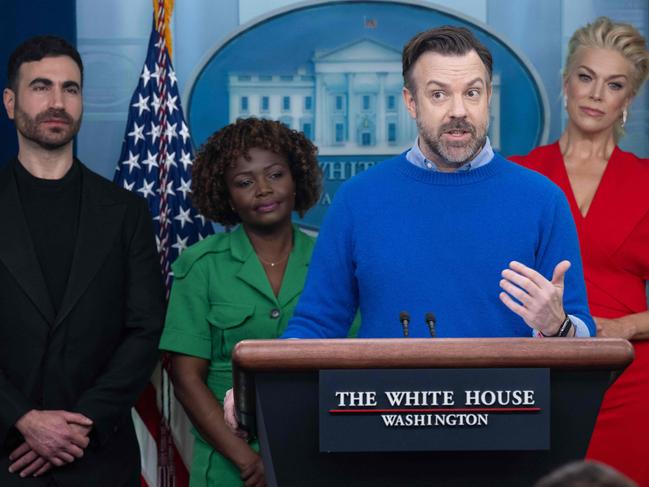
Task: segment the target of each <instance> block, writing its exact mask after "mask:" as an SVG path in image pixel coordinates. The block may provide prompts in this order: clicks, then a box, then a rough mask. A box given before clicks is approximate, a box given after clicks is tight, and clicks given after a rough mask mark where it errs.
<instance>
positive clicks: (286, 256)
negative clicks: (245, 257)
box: [257, 249, 291, 267]
mask: <svg viewBox="0 0 649 487" xmlns="http://www.w3.org/2000/svg"><path fill="white" fill-rule="evenodd" d="M289 255H291V250H290V249H289V251H288V252H287V253H286V255H285V256H284V257H282V258H281V259H279V260H276V261H275V262H271V261H269V260H266V259H263V258H262V257H261V255H259V254H257V258H258V259H259V260H260V261H261V263H262V264H266V265H269V266H271V267H275V266H276V265H278V264H281V263H282V262H284V261H285V260H286V259H288V256H289Z"/></svg>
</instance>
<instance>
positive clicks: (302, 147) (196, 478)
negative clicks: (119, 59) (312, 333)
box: [160, 119, 321, 487]
mask: <svg viewBox="0 0 649 487" xmlns="http://www.w3.org/2000/svg"><path fill="white" fill-rule="evenodd" d="M316 150H317V149H316V147H315V146H314V145H313V144H312V143H311V142H310V141H309V140H308V139H306V137H304V135H303V134H302V133H300V132H296V131H294V130H290V129H289V128H288V127H286V126H285V125H283V124H281V123H279V122H274V121H269V120H258V119H245V120H238V121H237V122H235V123H234V124H231V125H228V126H227V127H225V128H223V129H222V130H220V131H219V132H217V133H215V134H214V135H212V136H211V137H210V138H209V139H208V140H207V142H206V143H205V145H204V146H203V147H202V148H201V150H200V151H199V153H198V155H197V157H196V161H195V163H194V166H193V175H192V177H193V181H192V192H193V195H192V201H193V203H194V205H195V206H196V207H197V208H198V209H199V210H200V211H201V213H202V214H203V215H205V216H206V217H208V218H210V219H211V220H213V221H216V222H219V223H221V224H222V225H224V226H226V227H232V226H234V225H236V224H239V226H238V227H237V228H236V229H235V230H234V231H232V232H230V233H220V234H217V235H213V236H211V237H208V238H206V239H204V240H202V241H201V242H198V243H196V244H195V245H193V246H191V247H190V248H188V249H187V250H186V251H185V252H184V253H183V254H182V255H181V256H180V257H179V258H178V260H177V261H176V262H175V263H174V265H173V272H174V284H173V287H172V290H171V297H170V301H169V308H168V312H167V319H166V323H165V329H164V332H163V335H162V339H161V342H160V348H161V349H162V350H167V351H169V352H172V358H171V360H172V367H171V371H172V372H171V376H172V380H173V384H174V388H175V393H176V396H177V397H178V399H179V400H180V402H181V403H182V405H183V407H184V408H185V411H186V412H187V414H188V416H189V418H190V419H191V421H192V423H193V425H194V428H195V431H194V433H195V437H196V441H195V442H194V456H193V461H192V467H191V473H190V486H191V487H199V486H210V487H216V486H241V485H245V486H246V487H261V486H264V485H266V481H265V478H264V471H263V464H262V462H261V458H260V456H259V454H258V453H257V450H258V445H257V444H256V443H254V442H253V443H248V442H246V441H245V440H242V439H241V438H238V437H236V436H235V435H233V434H232V433H231V432H230V431H229V430H228V429H227V427H226V426H225V423H224V420H223V410H222V401H223V397H224V395H225V392H226V391H227V390H228V389H229V388H231V387H232V365H231V361H230V355H231V353H232V349H233V348H234V346H235V344H236V343H237V342H239V341H240V340H244V339H247V338H276V337H278V336H279V335H280V334H281V333H282V331H283V330H284V328H285V327H286V325H287V322H288V320H289V318H290V317H291V315H292V314H293V309H294V307H295V305H296V304H297V300H298V297H299V295H300V293H301V292H302V287H303V284H304V279H305V277H306V272H307V265H308V262H309V259H310V257H311V251H312V248H313V239H312V238H311V237H309V236H307V235H306V234H305V233H303V232H302V231H300V230H299V229H297V228H296V227H295V226H293V225H292V223H291V213H292V212H293V211H297V212H298V213H300V214H301V215H302V214H304V213H305V212H306V211H307V210H308V209H309V208H311V207H312V206H313V205H314V204H315V203H316V202H317V200H318V198H319V196H320V188H321V171H320V168H319V166H318V163H317V159H316Z"/></svg>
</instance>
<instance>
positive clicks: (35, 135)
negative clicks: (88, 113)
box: [14, 104, 81, 150]
mask: <svg viewBox="0 0 649 487" xmlns="http://www.w3.org/2000/svg"><path fill="white" fill-rule="evenodd" d="M14 112H15V114H14V123H15V125H16V129H17V130H18V132H20V134H21V135H22V136H23V137H24V138H26V139H27V140H30V141H32V142H34V143H36V144H38V145H39V146H41V147H42V148H43V149H46V150H56V149H60V148H61V147H63V146H65V145H67V144H68V143H69V142H70V141H71V140H72V139H73V138H74V136H75V135H77V133H78V132H79V127H80V126H81V117H79V119H78V120H74V119H73V118H72V116H71V115H70V114H69V113H68V112H66V111H65V110H64V109H62V108H49V109H48V110H46V111H44V112H41V113H39V114H38V115H36V117H34V118H31V117H30V116H29V115H28V114H27V113H25V112H24V111H22V109H21V108H20V106H18V104H16V107H15V111H14ZM45 120H61V121H64V122H66V123H67V125H62V126H60V127H53V128H49V129H47V128H44V127H43V125H42V122H44V121H45Z"/></svg>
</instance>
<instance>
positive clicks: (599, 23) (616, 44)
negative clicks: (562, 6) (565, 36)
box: [563, 17, 649, 140]
mask: <svg viewBox="0 0 649 487" xmlns="http://www.w3.org/2000/svg"><path fill="white" fill-rule="evenodd" d="M580 48H597V49H612V50H614V51H617V52H619V53H620V54H622V56H624V58H625V59H627V60H628V61H629V63H631V78H630V80H629V81H630V87H631V96H635V94H636V93H637V92H638V90H640V87H641V86H642V84H643V83H644V82H645V80H646V79H647V77H648V76H649V51H647V44H646V40H645V38H644V37H642V35H640V32H638V30H637V29H636V28H635V27H633V26H632V25H631V24H625V23H622V22H614V21H612V20H611V19H609V18H608V17H599V18H598V19H597V20H595V21H594V22H592V23H590V24H586V25H585V26H584V27H581V28H580V29H577V30H576V31H575V33H574V34H573V35H572V37H571V38H570V42H568V56H567V57H566V64H565V67H564V70H563V79H564V80H565V79H566V78H567V77H568V75H569V74H570V73H571V72H572V70H573V68H574V64H575V62H576V57H577V56H576V54H577V51H579V49H580ZM623 134H624V130H623V129H622V123H621V122H620V123H616V124H615V135H616V140H618V139H619V138H620V137H621V136H622V135H623Z"/></svg>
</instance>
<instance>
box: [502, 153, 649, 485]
mask: <svg viewBox="0 0 649 487" xmlns="http://www.w3.org/2000/svg"><path fill="white" fill-rule="evenodd" d="M510 159H511V160H513V161H515V162H518V163H519V164H522V165H523V166H525V167H528V168H530V169H533V170H535V171H538V172H540V173H541V174H544V175H545V176H547V177H548V178H550V179H551V180H552V181H554V183H555V184H557V185H558V186H559V187H560V188H561V189H562V190H563V192H564V193H565V194H566V196H567V198H568V202H569V203H570V210H571V211H572V215H573V218H574V219H575V223H576V224H577V232H578V233H579V242H580V246H581V255H582V259H583V263H584V277H585V279H586V289H587V291H588V304H589V306H590V311H591V313H592V315H593V316H599V317H602V318H619V317H620V316H624V315H627V314H633V313H639V312H641V311H646V310H647V295H646V288H645V281H647V280H649V159H640V158H638V157H636V156H634V155H633V154H631V153H630V152H623V151H621V150H620V149H619V148H618V147H615V149H614V151H613V153H612V154H611V158H610V160H609V161H608V164H607V166H606V170H605V171H604V175H603V176H602V180H601V182H600V184H599V187H598V188H597V191H596V193H595V196H594V197H593V201H592V202H591V205H590V208H589V209H588V213H587V214H586V216H585V217H584V216H582V214H581V212H580V211H579V207H578V206H577V201H576V200H575V197H574V194H573V192H572V188H571V186H570V181H569V179H568V173H567V172H566V166H565V164H564V162H563V156H562V155H561V150H560V148H559V143H558V142H557V143H554V144H552V145H546V146H543V147H538V148H536V149H534V150H533V151H532V152H530V153H529V154H528V155H526V156H514V157H511V158H510ZM568 272H570V271H568ZM633 346H634V348H635V355H636V357H635V360H634V361H633V362H632V364H631V365H630V366H629V367H628V368H627V370H626V371H625V372H624V373H623V374H622V376H621V377H619V378H618V380H617V381H615V383H614V384H613V385H612V386H611V387H610V388H609V390H608V391H607V393H606V395H605V397H604V402H603V404H602V407H601V410H600V412H599V416H598V418H597V424H596V426H595V431H594V432H593V436H592V438H591V441H590V446H589V448H588V453H587V458H590V459H594V460H599V461H601V462H604V463H607V464H609V465H611V466H613V467H615V468H616V469H618V470H619V471H621V472H623V473H624V474H625V475H627V476H629V477H630V478H632V479H633V480H635V481H636V482H637V483H638V484H639V485H640V487H649V340H641V341H635V342H633Z"/></svg>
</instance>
